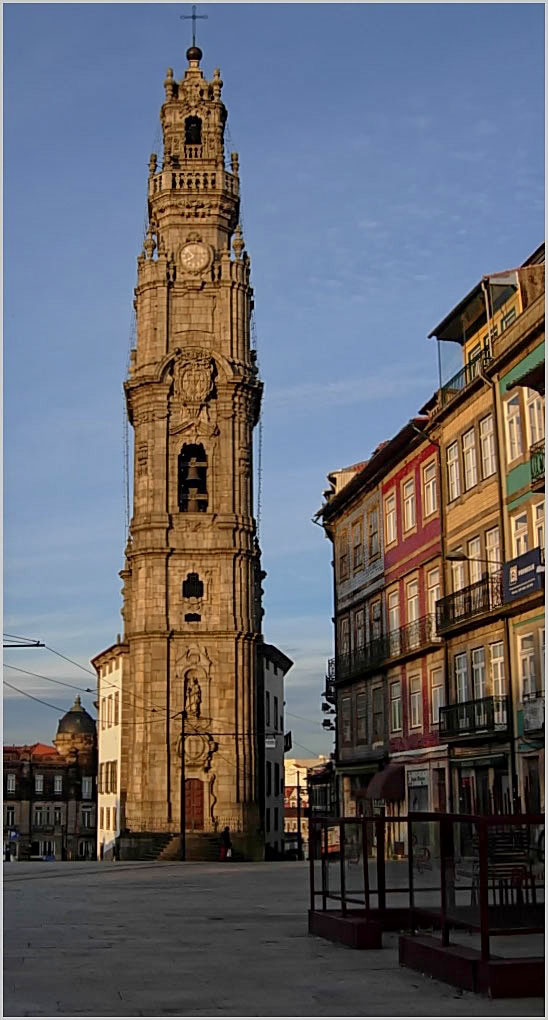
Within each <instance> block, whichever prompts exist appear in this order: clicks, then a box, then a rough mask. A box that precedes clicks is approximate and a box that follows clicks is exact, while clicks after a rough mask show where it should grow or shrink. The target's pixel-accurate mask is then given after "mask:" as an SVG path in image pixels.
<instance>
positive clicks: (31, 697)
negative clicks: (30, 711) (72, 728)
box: [2, 680, 70, 714]
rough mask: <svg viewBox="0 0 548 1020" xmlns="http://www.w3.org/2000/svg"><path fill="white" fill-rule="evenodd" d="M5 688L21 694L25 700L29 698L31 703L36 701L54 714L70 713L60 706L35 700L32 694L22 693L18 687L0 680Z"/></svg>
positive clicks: (39, 699)
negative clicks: (53, 711)
mask: <svg viewBox="0 0 548 1020" xmlns="http://www.w3.org/2000/svg"><path fill="white" fill-rule="evenodd" d="M2 683H3V684H4V686H5V687H11V690H12V691H17V693H18V694H22V695H23V696H24V697H25V698H30V699H31V701H37V702H38V703H39V704H40V705H45V706H46V707H47V708H53V709H55V711H56V712H65V714H66V713H67V712H69V711H70V709H68V708H63V707H62V706H61V705H52V704H51V703H50V702H49V701H42V698H35V697H34V694H29V693H28V691H22V690H21V688H20V687H16V686H15V684H10V683H9V682H8V681H7V680H2Z"/></svg>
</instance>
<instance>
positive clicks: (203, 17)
mask: <svg viewBox="0 0 548 1020" xmlns="http://www.w3.org/2000/svg"><path fill="white" fill-rule="evenodd" d="M179 17H180V19H181V21H191V22H192V45H193V46H195V45H196V22H197V21H207V19H208V15H207V14H196V4H192V14H180V15H179Z"/></svg>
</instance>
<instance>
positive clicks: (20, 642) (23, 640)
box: [3, 632, 44, 648]
mask: <svg viewBox="0 0 548 1020" xmlns="http://www.w3.org/2000/svg"><path fill="white" fill-rule="evenodd" d="M3 637H4V648H43V647H44V642H43V641H37V640H36V638H27V637H21V636H20V635H19V634H6V633H5V632H4V635H3ZM5 638H9V640H10V642H11V641H16V642H17V644H6V643H5Z"/></svg>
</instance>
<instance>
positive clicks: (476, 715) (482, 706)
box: [440, 694, 508, 740]
mask: <svg viewBox="0 0 548 1020" xmlns="http://www.w3.org/2000/svg"><path fill="white" fill-rule="evenodd" d="M507 729H508V698H507V696H506V695H505V694H504V695H495V696H491V697H488V698H476V699H475V700H473V701H461V702H458V703H457V704H456V705H445V706H443V708H440V739H444V738H445V739H448V740H450V739H452V738H453V739H454V738H455V737H457V738H458V737H465V736H468V737H471V736H488V735H491V736H493V735H495V734H496V733H505V732H506V730H507Z"/></svg>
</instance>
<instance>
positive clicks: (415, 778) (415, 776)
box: [407, 769, 428, 786]
mask: <svg viewBox="0 0 548 1020" xmlns="http://www.w3.org/2000/svg"><path fill="white" fill-rule="evenodd" d="M407 785H408V786H428V769H414V770H413V771H412V772H408V773H407Z"/></svg>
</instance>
